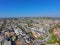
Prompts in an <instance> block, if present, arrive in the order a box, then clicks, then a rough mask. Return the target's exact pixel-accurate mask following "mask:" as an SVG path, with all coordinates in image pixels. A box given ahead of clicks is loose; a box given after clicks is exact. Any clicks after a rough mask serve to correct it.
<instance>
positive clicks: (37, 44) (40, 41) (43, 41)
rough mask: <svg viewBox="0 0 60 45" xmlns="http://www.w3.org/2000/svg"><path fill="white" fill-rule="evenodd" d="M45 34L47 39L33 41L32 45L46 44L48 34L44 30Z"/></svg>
mask: <svg viewBox="0 0 60 45" xmlns="http://www.w3.org/2000/svg"><path fill="white" fill-rule="evenodd" d="M45 32H46V34H47V37H46V38H45V39H43V40H35V41H34V45H40V44H42V43H45V42H47V40H48V39H49V38H50V33H49V32H48V30H46V31H45Z"/></svg>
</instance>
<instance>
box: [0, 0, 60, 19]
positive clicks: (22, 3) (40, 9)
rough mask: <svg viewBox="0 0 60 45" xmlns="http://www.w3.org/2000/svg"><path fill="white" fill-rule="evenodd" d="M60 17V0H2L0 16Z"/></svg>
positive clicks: (0, 2)
mask: <svg viewBox="0 0 60 45" xmlns="http://www.w3.org/2000/svg"><path fill="white" fill-rule="evenodd" d="M38 16H43V17H44V16H45V17H46V16H49V17H60V1H59V0H0V18H1V17H2V18H4V17H38Z"/></svg>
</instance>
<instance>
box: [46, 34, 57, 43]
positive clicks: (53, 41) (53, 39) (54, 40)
mask: <svg viewBox="0 0 60 45" xmlns="http://www.w3.org/2000/svg"><path fill="white" fill-rule="evenodd" d="M56 40H57V39H56V36H55V35H54V34H51V37H50V39H49V40H48V42H47V43H50V44H51V43H55V42H56Z"/></svg>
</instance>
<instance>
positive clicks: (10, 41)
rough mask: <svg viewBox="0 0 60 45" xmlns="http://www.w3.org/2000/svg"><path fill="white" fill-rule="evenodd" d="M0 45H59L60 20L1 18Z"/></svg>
mask: <svg viewBox="0 0 60 45" xmlns="http://www.w3.org/2000/svg"><path fill="white" fill-rule="evenodd" d="M0 45H60V18H47V17H46V18H41V17H33V18H31V17H30V18H27V17H24V18H2V19H0Z"/></svg>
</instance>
